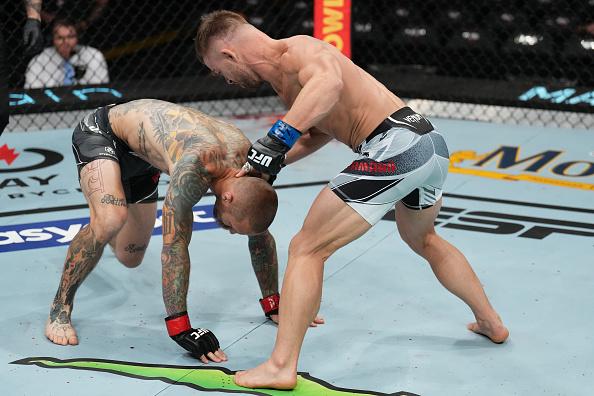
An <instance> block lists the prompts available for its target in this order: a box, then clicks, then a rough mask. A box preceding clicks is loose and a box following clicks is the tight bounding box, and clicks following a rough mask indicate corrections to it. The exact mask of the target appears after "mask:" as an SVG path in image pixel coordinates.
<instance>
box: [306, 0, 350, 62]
mask: <svg viewBox="0 0 594 396" xmlns="http://www.w3.org/2000/svg"><path fill="white" fill-rule="evenodd" d="M314 37H316V38H318V39H320V40H324V41H326V42H327V43H330V44H332V45H334V46H335V47H336V48H338V49H339V50H340V51H341V52H342V53H343V54H344V55H346V56H348V57H349V58H350V57H351V0H315V3H314Z"/></svg>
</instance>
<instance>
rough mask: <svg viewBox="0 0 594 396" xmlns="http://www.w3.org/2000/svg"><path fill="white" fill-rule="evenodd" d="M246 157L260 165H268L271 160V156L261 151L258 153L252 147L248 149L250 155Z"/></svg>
mask: <svg viewBox="0 0 594 396" xmlns="http://www.w3.org/2000/svg"><path fill="white" fill-rule="evenodd" d="M248 159H249V160H250V161H253V162H255V163H257V164H260V165H262V166H266V167H267V166H270V163H271V162H272V157H271V156H269V155H266V154H263V153H258V152H257V151H256V150H254V149H253V148H251V149H250V155H248Z"/></svg>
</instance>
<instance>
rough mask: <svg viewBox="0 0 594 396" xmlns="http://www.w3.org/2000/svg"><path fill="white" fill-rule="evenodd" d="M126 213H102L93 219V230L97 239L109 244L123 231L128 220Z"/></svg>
mask: <svg viewBox="0 0 594 396" xmlns="http://www.w3.org/2000/svg"><path fill="white" fill-rule="evenodd" d="M127 216H128V214H127V212H126V211H113V212H107V213H102V214H100V215H97V216H93V217H92V218H91V228H92V229H93V233H94V234H95V239H96V240H97V241H99V242H102V243H104V244H107V243H108V242H109V241H110V240H112V238H113V237H115V236H116V235H117V233H118V232H119V231H120V230H121V229H122V227H123V226H124V224H125V223H126V219H127Z"/></svg>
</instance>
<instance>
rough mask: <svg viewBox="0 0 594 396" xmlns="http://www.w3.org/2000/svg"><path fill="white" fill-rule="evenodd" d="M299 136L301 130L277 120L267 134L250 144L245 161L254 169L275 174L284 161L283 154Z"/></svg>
mask: <svg viewBox="0 0 594 396" xmlns="http://www.w3.org/2000/svg"><path fill="white" fill-rule="evenodd" d="M299 137H301V132H299V131H298V130H297V129H295V128H293V127H292V126H290V125H289V124H287V123H286V122H284V121H282V120H278V121H277V122H275V123H274V125H273V126H272V128H270V131H268V134H267V135H266V136H264V137H263V138H260V139H258V140H256V141H255V142H254V144H252V147H250V150H249V151H248V158H247V162H249V164H250V165H251V166H252V168H254V169H255V170H257V171H259V172H262V173H267V174H269V175H273V176H275V175H277V174H278V173H279V172H280V171H281V168H282V165H283V162H284V161H285V154H286V153H287V151H289V150H290V149H291V147H293V144H295V142H296V141H297V139H299Z"/></svg>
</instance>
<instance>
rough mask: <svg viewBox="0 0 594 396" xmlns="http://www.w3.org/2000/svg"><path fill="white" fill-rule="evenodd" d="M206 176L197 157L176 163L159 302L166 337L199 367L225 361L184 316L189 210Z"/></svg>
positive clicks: (206, 333)
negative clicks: (189, 355)
mask: <svg viewBox="0 0 594 396" xmlns="http://www.w3.org/2000/svg"><path fill="white" fill-rule="evenodd" d="M209 185H210V176H209V175H208V172H207V171H206V169H205V168H204V165H203V164H202V162H201V160H200V158H199V156H198V154H196V153H193V152H186V153H184V154H183V155H182V156H181V158H179V160H178V161H177V162H176V164H175V167H174V169H173V172H172V173H171V180H170V182H169V189H168V190H167V194H166V196H165V201H164V202H163V217H162V222H163V250H162V251H161V264H162V267H163V268H162V271H163V275H162V281H163V301H164V302H165V308H166V310H167V314H168V315H169V316H168V317H167V318H165V323H166V325H167V333H168V334H169V336H170V337H171V338H172V339H173V340H174V341H175V342H177V343H178V344H179V345H180V346H181V347H182V348H184V349H185V350H187V351H188V352H190V353H191V354H192V355H193V356H194V357H196V358H198V359H200V360H201V361H202V362H203V363H208V359H211V360H214V361H217V362H220V361H222V360H224V359H226V357H225V355H224V353H223V352H222V351H221V350H220V346H219V341H218V340H217V338H216V337H215V335H214V334H213V333H212V332H211V331H210V330H208V329H201V328H197V329H195V328H193V327H192V325H191V324H190V319H189V317H188V312H187V295H188V286H189V283H190V254H189V252H188V245H189V244H190V240H191V238H192V226H193V223H194V215H193V212H192V207H193V206H194V204H195V203H196V202H198V201H199V200H200V198H201V197H202V196H203V195H204V193H206V191H207V190H208V186H209Z"/></svg>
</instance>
